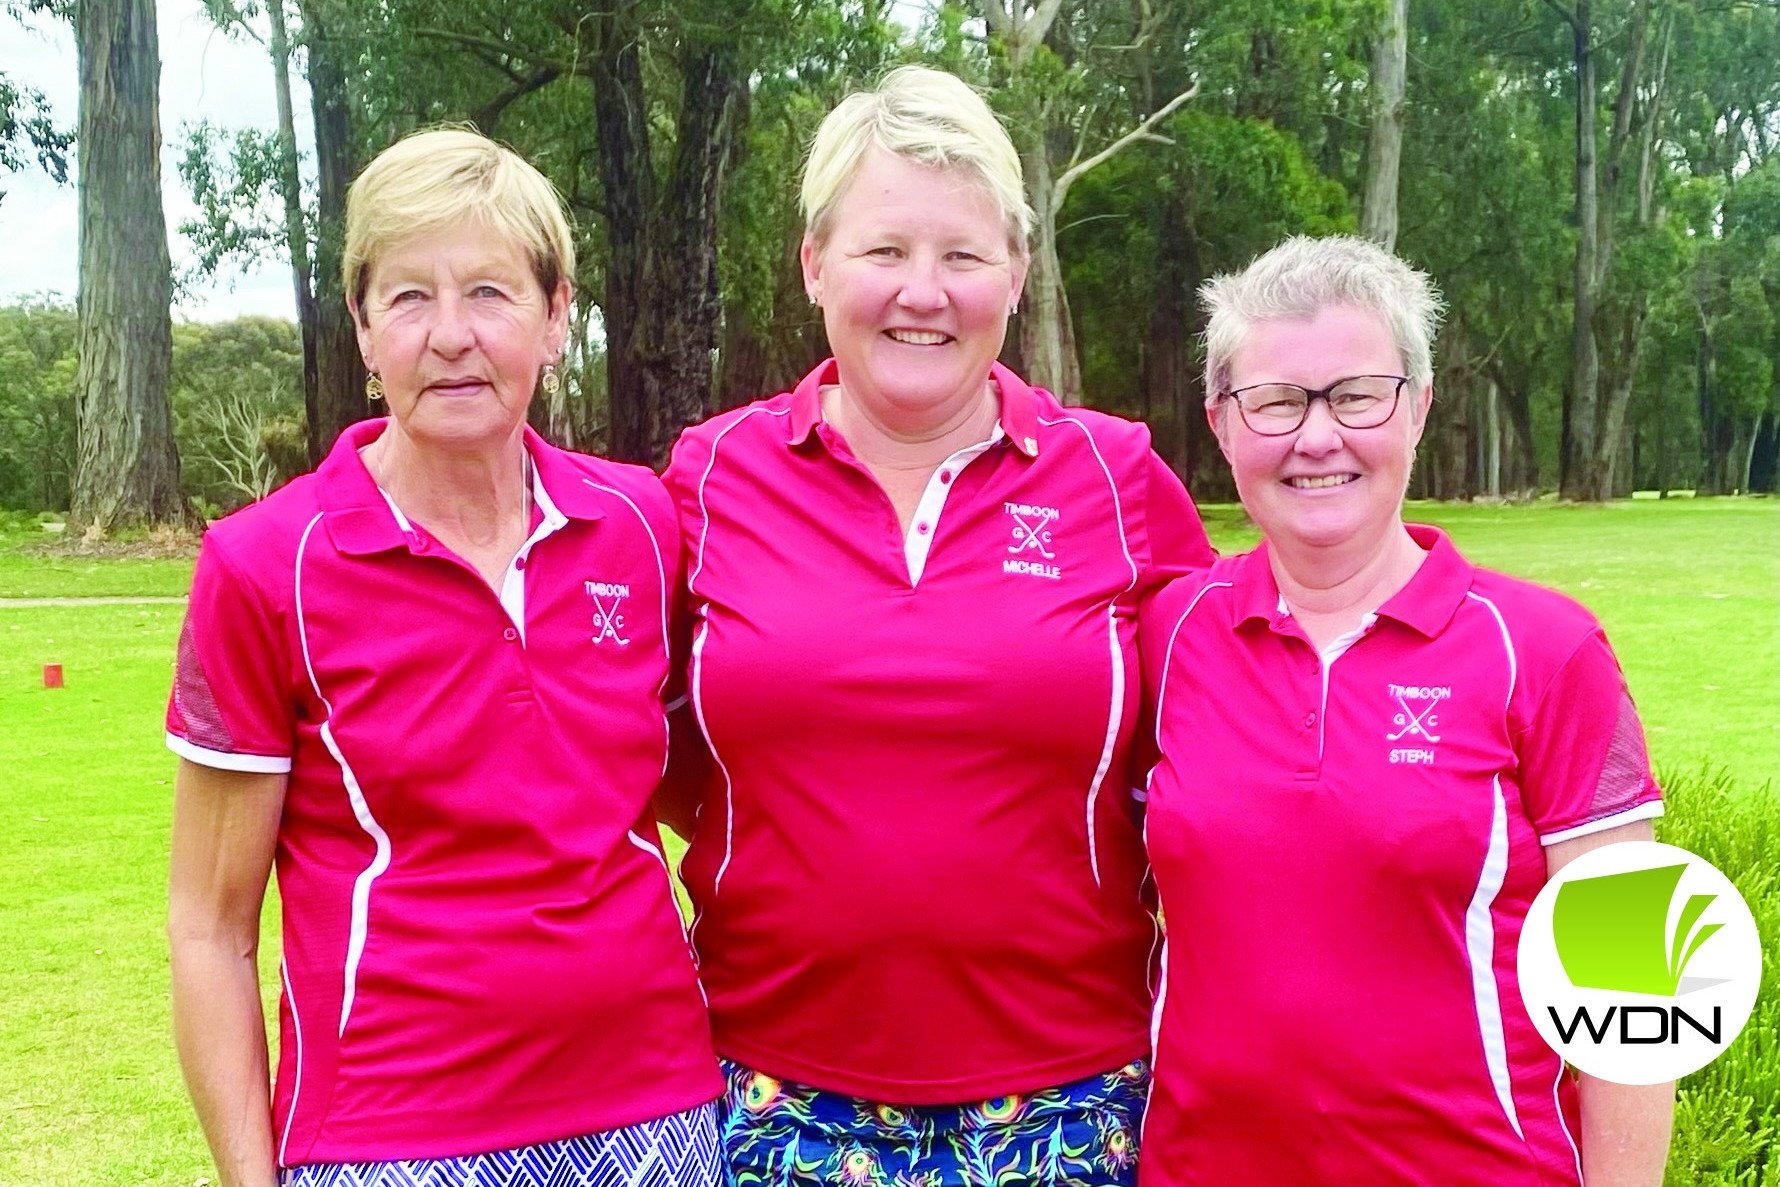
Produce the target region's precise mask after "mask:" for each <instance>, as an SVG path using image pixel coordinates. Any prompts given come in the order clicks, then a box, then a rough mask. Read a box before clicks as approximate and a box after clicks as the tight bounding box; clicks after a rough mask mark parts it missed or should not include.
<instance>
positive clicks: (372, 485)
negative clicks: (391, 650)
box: [316, 417, 605, 556]
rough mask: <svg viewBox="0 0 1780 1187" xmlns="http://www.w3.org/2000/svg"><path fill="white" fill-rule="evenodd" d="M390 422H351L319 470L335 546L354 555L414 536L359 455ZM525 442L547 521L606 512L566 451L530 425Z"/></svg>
mask: <svg viewBox="0 0 1780 1187" xmlns="http://www.w3.org/2000/svg"><path fill="white" fill-rule="evenodd" d="M388 427H389V418H388V417H379V418H377V419H374V420H361V421H359V422H357V423H356V424H352V425H348V426H347V427H346V428H345V429H344V430H343V431H342V432H341V433H340V436H339V438H338V439H336V440H335V442H334V447H333V448H332V449H330V450H329V451H328V456H327V457H326V458H325V459H323V461H322V463H321V465H320V467H318V468H317V470H316V478H317V480H318V485H319V488H320V491H319V496H318V498H319V501H320V503H321V509H322V510H323V511H324V512H326V514H325V515H324V516H323V517H322V523H323V524H324V525H325V526H326V528H327V532H328V536H329V538H330V539H331V540H333V542H334V547H336V548H338V549H339V550H340V551H341V552H343V553H346V554H348V555H353V556H362V555H367V554H369V553H374V552H387V551H389V550H391V549H395V548H406V547H408V545H409V544H410V542H411V541H410V540H409V537H408V533H407V531H406V530H404V527H403V525H402V523H401V521H400V520H398V519H397V518H396V515H395V511H394V508H393V507H392V506H391V504H390V502H389V500H388V499H387V498H386V497H385V496H384V493H383V491H382V490H381V489H379V488H378V486H377V482H376V480H375V479H373V478H372V477H371V472H370V471H369V470H367V469H366V468H365V463H364V459H362V458H360V457H359V455H358V451H359V450H361V449H363V448H364V447H365V446H367V445H369V444H370V443H371V442H373V441H375V440H377V438H378V437H380V436H382V435H383V431H384V430H385V429H386V428H388ZM525 448H526V452H527V453H529V454H530V455H531V458H532V467H533V474H532V495H533V498H534V500H535V501H536V503H537V506H538V510H539V512H540V513H541V514H542V515H543V517H544V518H545V520H546V521H549V520H552V519H580V520H594V519H599V518H601V517H602V516H603V515H604V514H605V510H604V508H603V507H602V506H601V505H600V497H599V492H598V491H596V490H595V489H594V488H593V487H591V486H589V485H588V484H587V483H585V482H583V481H581V476H580V475H579V474H578V473H577V472H576V470H575V468H574V466H573V465H572V464H571V463H570V462H569V460H568V458H567V457H566V456H565V455H564V454H563V452H562V451H561V450H559V449H557V448H556V447H555V446H553V445H551V444H550V443H549V442H547V441H545V440H544V439H543V438H542V437H540V436H538V435H537V433H535V432H533V431H532V429H531V426H529V425H527V426H526V428H525Z"/></svg>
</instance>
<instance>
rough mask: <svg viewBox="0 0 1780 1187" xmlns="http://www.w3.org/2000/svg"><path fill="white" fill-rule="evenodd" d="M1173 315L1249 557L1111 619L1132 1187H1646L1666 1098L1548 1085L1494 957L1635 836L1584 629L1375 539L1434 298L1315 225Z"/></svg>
mask: <svg viewBox="0 0 1780 1187" xmlns="http://www.w3.org/2000/svg"><path fill="white" fill-rule="evenodd" d="M1203 296H1204V299H1205V304H1206V308H1207V311H1208V313H1209V314H1210V320H1209V323H1208V326H1207V330H1206V391H1207V393H1208V399H1207V405H1206V415H1207V416H1208V417H1209V418H1210V421H1211V426H1212V429H1213V431H1214V432H1215V433H1216V434H1217V439H1218V444H1219V446H1220V448H1221V449H1222V450H1223V453H1224V457H1225V458H1226V459H1227V460H1228V461H1229V463H1230V469H1231V472H1232V473H1233V474H1234V476H1235V478H1236V488H1237V491H1238V493H1239V494H1240V495H1241V498H1242V505H1243V509H1244V510H1245V511H1247V512H1248V514H1249V517H1250V518H1251V519H1253V520H1254V522H1255V524H1256V526H1257V527H1259V528H1260V529H1261V535H1262V540H1261V544H1260V546H1259V547H1258V548H1256V549H1255V551H1253V552H1251V553H1249V554H1247V555H1245V556H1239V557H1231V558H1228V559H1225V560H1223V561H1220V562H1219V563H1218V564H1217V565H1215V566H1213V567H1212V568H1211V569H1210V570H1209V571H1208V572H1204V573H1195V574H1193V575H1191V576H1189V577H1186V578H1183V579H1181V580H1178V581H1175V582H1173V583H1172V584H1170V585H1169V586H1167V587H1166V588H1165V589H1163V590H1162V591H1161V592H1160V593H1158V594H1157V595H1156V596H1155V597H1154V598H1152V599H1151V600H1150V602H1149V603H1148V604H1147V605H1146V606H1145V608H1144V611H1143V629H1142V636H1141V637H1142V640H1143V649H1144V673H1145V678H1146V682H1147V683H1148V685H1149V687H1150V689H1151V691H1152V694H1153V696H1154V697H1155V699H1156V705H1157V707H1156V742H1157V746H1158V749H1159V751H1160V753H1161V761H1160V762H1159V763H1158V765H1157V766H1156V767H1155V769H1154V771H1153V772H1152V774H1151V776H1150V780H1149V793H1150V794H1149V816H1148V820H1147V823H1146V827H1145V837H1146V839H1147V842H1148V847H1149V853H1150V859H1151V863H1152V865H1153V867H1154V869H1155V875H1156V882H1157V886H1158V888H1159V890H1160V892H1161V900H1162V906H1163V909H1164V911H1165V913H1166V917H1167V919H1168V921H1169V922H1170V924H1172V925H1173V930H1174V933H1175V934H1174V935H1173V936H1171V938H1170V942H1169V944H1168V945H1167V948H1166V949H1165V952H1164V959H1163V962H1162V963H1163V967H1164V968H1165V969H1166V970H1167V971H1166V974H1165V977H1164V983H1163V988H1162V996H1161V999H1160V1001H1159V1003H1158V1007H1157V1034H1158V1040H1157V1048H1156V1069H1155V1086H1154V1090H1153V1092H1152V1093H1151V1097H1150V1111H1149V1119H1148V1125H1147V1126H1146V1128H1145V1131H1144V1149H1143V1155H1142V1168H1141V1174H1142V1179H1143V1183H1144V1187H1200V1185H1204V1187H1212V1185H1216V1187H1223V1185H1224V1184H1230V1183H1241V1184H1244V1185H1245V1187H1297V1185H1299V1184H1306V1183H1344V1184H1345V1183H1356V1184H1357V1183H1364V1184H1369V1185H1373V1184H1376V1185H1386V1184H1390V1185H1410V1184H1424V1185H1426V1187H1435V1185H1438V1187H1504V1185H1509V1184H1513V1185H1517V1187H1552V1185H1554V1184H1568V1185H1569V1187H1579V1185H1580V1184H1581V1183H1582V1182H1587V1183H1588V1184H1589V1185H1590V1187H1599V1185H1600V1184H1607V1183H1611V1184H1615V1185H1616V1187H1655V1185H1656V1184H1657V1183H1658V1182H1659V1181H1660V1179H1661V1177H1662V1171H1663V1161H1664V1155H1665V1153H1666V1150H1667V1146H1668V1134H1669V1124H1670V1113H1671V1106H1670V1102H1671V1099H1672V1095H1673V1085H1670V1084H1662V1085H1656V1086H1654V1087H1631V1086H1626V1085H1619V1084H1609V1083H1606V1082H1604V1081H1601V1080H1597V1079H1595V1078H1593V1077H1590V1076H1586V1075H1583V1076H1573V1075H1571V1074H1570V1073H1569V1072H1568V1071H1567V1070H1566V1069H1565V1067H1564V1061H1563V1060H1562V1059H1561V1058H1560V1057H1559V1056H1558V1055H1557V1054H1556V1053H1554V1052H1553V1051H1552V1050H1551V1048H1550V1047H1548V1046H1547V1045H1546V1044H1545V1042H1544V1040H1543V1039H1541V1038H1540V1036H1539V1033H1538V1032H1537V1030H1536V1029H1535V1028H1534V1026H1533V1023H1532V1020H1531V1018H1530V1017H1529V1016H1528V1012H1527V1009H1526V1007H1525V1006H1524V1005H1523V1003H1522V1000H1521V995H1520V992H1519V985H1518V981H1517V976H1516V968H1515V960H1514V954H1515V949H1516V944H1517V942H1518V940H1519V938H1520V933H1521V925H1522V923H1523V922H1524V921H1525V919H1526V917H1527V911H1528V908H1529V906H1530V905H1531V903H1532V901H1533V898H1534V896H1535V895H1536V894H1538V892H1539V889H1540V887H1542V886H1543V885H1545V883H1546V881H1547V879H1549V878H1550V877H1551V876H1552V875H1553V874H1555V873H1556V872H1557V871H1558V870H1559V869H1561V868H1562V867H1563V866H1564V865H1565V864H1566V863H1568V862H1569V861H1571V860H1573V859H1574V858H1576V857H1577V856H1579V855H1581V854H1582V853H1584V852H1587V851H1588V850H1590V849H1594V848H1596V847H1598V846H1601V845H1606V844H1610V843H1612V842H1615V841H1621V840H1649V839H1650V837H1651V825H1650V820H1651V818H1652V817H1654V816H1656V815H1657V814H1659V813H1660V812H1661V810H1662V804H1661V793H1660V791H1659V790H1658V788H1657V786H1656V783H1655V780H1654V779H1653V778H1652V776H1651V772H1650V763H1649V757H1648V755H1647V754H1646V752H1645V747H1644V738H1643V733H1642V730H1641V728H1640V726H1639V724H1638V717H1637V713H1636V711H1635V710H1634V709H1633V707H1632V702H1631V698H1630V696H1629V694H1628V693H1627V691H1626V685H1625V679H1624V677H1623V676H1622V675H1621V674H1620V670H1619V666H1618V664H1617V662H1616V661H1615V660H1614V657H1613V652H1612V650H1611V649H1610V648H1609V647H1608V645H1607V640H1606V637H1605V635H1603V634H1602V632H1601V628H1600V625H1599V624H1598V623H1596V621H1595V620H1594V618H1593V616H1592V615H1590V614H1589V612H1588V611H1587V610H1585V609H1584V608H1583V607H1581V606H1580V605H1578V604H1576V603H1575V602H1572V601H1570V600H1569V599H1568V598H1565V597H1563V596H1562V595H1560V594H1557V593H1554V592H1552V591H1550V590H1546V589H1542V588H1540V587H1538V586H1535V585H1532V584H1530V583H1527V582H1524V581H1519V580H1516V579H1514V578H1511V577H1506V576H1503V575H1501V574H1499V573H1493V572H1490V571H1489V570H1486V569H1480V568H1477V567H1475V566H1473V565H1472V564H1471V563H1470V562H1468V561H1466V560H1465V558H1464V557H1463V556H1461V555H1460V554H1459V552H1458V550H1457V549H1456V548H1455V547H1454V546H1453V544H1452V541H1451V540H1449V539H1448V538H1447V537H1446V534H1445V533H1444V532H1442V531H1440V530H1439V529H1437V528H1433V527H1425V526H1422V525H1418V524H1405V523H1404V522H1403V498H1404V494H1405V492H1406V490H1407V489H1408V484H1409V475H1410V470H1411V467H1412V465H1413V463H1414V458H1415V447H1416V444H1417V442H1419V441H1420V439H1421V436H1422V432H1423V430H1424V428H1425V427H1426V424H1427V417H1428V410H1429V406H1430V403H1431V401H1432V399H1433V394H1434V393H1433V371H1432V367H1431V365H1430V347H1431V341H1432V337H1433V331H1434V327H1435V325H1436V324H1437V322H1438V320H1439V313H1440V299H1439V295H1438V293H1437V292H1436V291H1435V289H1434V287H1433V284H1432V283H1431V282H1430V281H1429V279H1428V277H1427V276H1425V275H1423V274H1422V273H1420V272H1418V271H1416V270H1415V269H1414V268H1412V267H1410V266H1409V265H1408V264H1406V263H1404V262H1403V261H1402V260H1399V259H1397V258H1396V257H1395V256H1392V255H1391V254H1390V253H1389V252H1386V251H1384V250H1383V249H1382V248H1380V247H1378V246H1377V245H1376V244H1372V243H1369V242H1367V241H1364V240H1360V239H1354V238H1348V237H1334V238H1328V239H1308V238H1295V239H1291V240H1288V241H1286V242H1285V243H1283V244H1281V245H1280V246H1278V247H1276V248H1274V249H1273V250H1272V251H1270V252H1268V253H1267V254H1265V255H1263V256H1262V257H1261V258H1260V259H1258V260H1256V261H1255V262H1254V263H1253V264H1251V265H1249V267H1248V268H1247V269H1245V270H1244V271H1242V272H1240V273H1238V274H1235V275H1231V276H1222V277H1218V278H1217V279H1215V280H1213V281H1211V282H1210V283H1208V284H1207V285H1206V286H1205V288H1204V290H1203Z"/></svg>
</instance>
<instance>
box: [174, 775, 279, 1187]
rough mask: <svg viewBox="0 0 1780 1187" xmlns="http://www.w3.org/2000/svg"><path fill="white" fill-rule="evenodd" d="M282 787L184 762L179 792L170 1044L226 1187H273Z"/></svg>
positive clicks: (272, 778)
mask: <svg viewBox="0 0 1780 1187" xmlns="http://www.w3.org/2000/svg"><path fill="white" fill-rule="evenodd" d="M287 779H288V776H286V775H282V774H278V775H264V774H249V773H245V772H240V771H224V770H218V769H215V768H213V767H206V766H201V765H199V764H197V763H194V762H191V761H189V760H186V759H181V760H180V763H179V773H178V775H177V776H176V777H175V780H174V807H173V862H172V874H171V877H170V879H169V886H168V912H167V934H168V938H169V940H170V943H171V948H172V956H173V1038H174V1041H175V1043H176V1044H177V1045H178V1047H179V1063H180V1067H181V1069H182V1070H183V1071H184V1072H185V1080H186V1084H187V1086H188V1087H189V1088H190V1089H191V1094H192V1103H193V1104H194V1105H195V1106H196V1109H197V1113H198V1121H199V1124H201V1125H202V1126H203V1127H204V1136H205V1138H206V1139H207V1140H208V1141H209V1143H210V1152H211V1155H212V1156H213V1157H214V1158H215V1159H216V1166H217V1170H218V1172H219V1174H220V1176H221V1181H222V1187H277V1183H278V1167H277V1161H276V1158H275V1156H274V1153H273V1141H272V1106H271V1099H270V1087H269V1085H270V1081H271V1076H270V1073H269V1070H268V1062H267V1056H266V1022H265V1017H264V1015H263V1013H262V1012H261V1009H260V987H259V970H258V955H259V939H260V907H261V906H262V904H263V903H264V902H265V897H266V881H267V879H268V877H270V875H271V872H272V856H273V853H274V851H275V850H276V847H277V842H278V822H279V818H280V816H281V815H282V813H283V810H284V789H285V783H286V781H287Z"/></svg>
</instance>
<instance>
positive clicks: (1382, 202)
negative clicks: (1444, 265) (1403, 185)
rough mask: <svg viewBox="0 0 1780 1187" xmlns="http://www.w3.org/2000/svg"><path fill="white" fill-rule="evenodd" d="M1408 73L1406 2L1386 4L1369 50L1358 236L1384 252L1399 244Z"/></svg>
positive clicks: (1398, 0) (1407, 12)
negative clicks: (1368, 125) (1368, 123)
mask: <svg viewBox="0 0 1780 1187" xmlns="http://www.w3.org/2000/svg"><path fill="white" fill-rule="evenodd" d="M1408 73H1409V0H1390V8H1389V9H1388V10H1387V12H1386V13H1385V19H1384V25H1383V26H1382V28H1381V29H1380V30H1379V38H1378V43H1377V44H1376V45H1375V46H1373V49H1372V87H1371V89H1372V134H1371V136H1370V138H1369V139H1368V140H1367V142H1366V193H1365V197H1364V199H1363V200H1362V202H1361V206H1360V211H1361V213H1360V234H1362V235H1364V236H1366V238H1368V239H1371V240H1373V241H1375V242H1377V243H1378V244H1379V245H1381V246H1382V247H1383V248H1384V249H1385V250H1386V251H1391V250H1393V249H1395V247H1396V245H1397V175H1398V171H1399V168H1400V166H1401V163H1402V158H1403V90H1404V85H1405V82H1406V79H1407V76H1408Z"/></svg>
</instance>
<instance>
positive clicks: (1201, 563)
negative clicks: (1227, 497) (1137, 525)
mask: <svg viewBox="0 0 1780 1187" xmlns="http://www.w3.org/2000/svg"><path fill="white" fill-rule="evenodd" d="M1142 483H1143V487H1142V489H1143V496H1144V497H1143V526H1144V535H1145V538H1146V541H1147V543H1148V556H1149V564H1148V566H1147V567H1146V568H1145V570H1144V571H1143V572H1142V573H1140V574H1139V577H1138V589H1139V592H1140V594H1143V593H1147V592H1148V591H1149V590H1152V589H1154V588H1156V587H1157V586H1159V585H1161V584H1162V583H1164V582H1166V581H1169V580H1171V579H1173V578H1175V577H1179V576H1181V575H1182V574H1184V573H1188V572H1190V571H1192V570H1194V569H1206V568H1210V567H1211V565H1212V562H1214V561H1216V560H1217V553H1215V552H1213V551H1212V548H1211V541H1210V540H1208V539H1207V538H1206V535H1205V525H1204V524H1202V523H1201V522H1200V520H1199V509H1198V508H1197V507H1195V506H1193V499H1192V496H1190V495H1189V494H1187V488H1186V487H1185V486H1184V485H1182V483H1181V480H1180V478H1179V477H1177V476H1176V475H1175V473H1174V471H1173V470H1171V469H1170V468H1169V466H1168V463H1167V462H1165V461H1163V460H1162V458H1161V457H1160V455H1158V454H1157V453H1156V451H1155V450H1154V449H1146V450H1145V451H1144V460H1143V477H1142Z"/></svg>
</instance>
